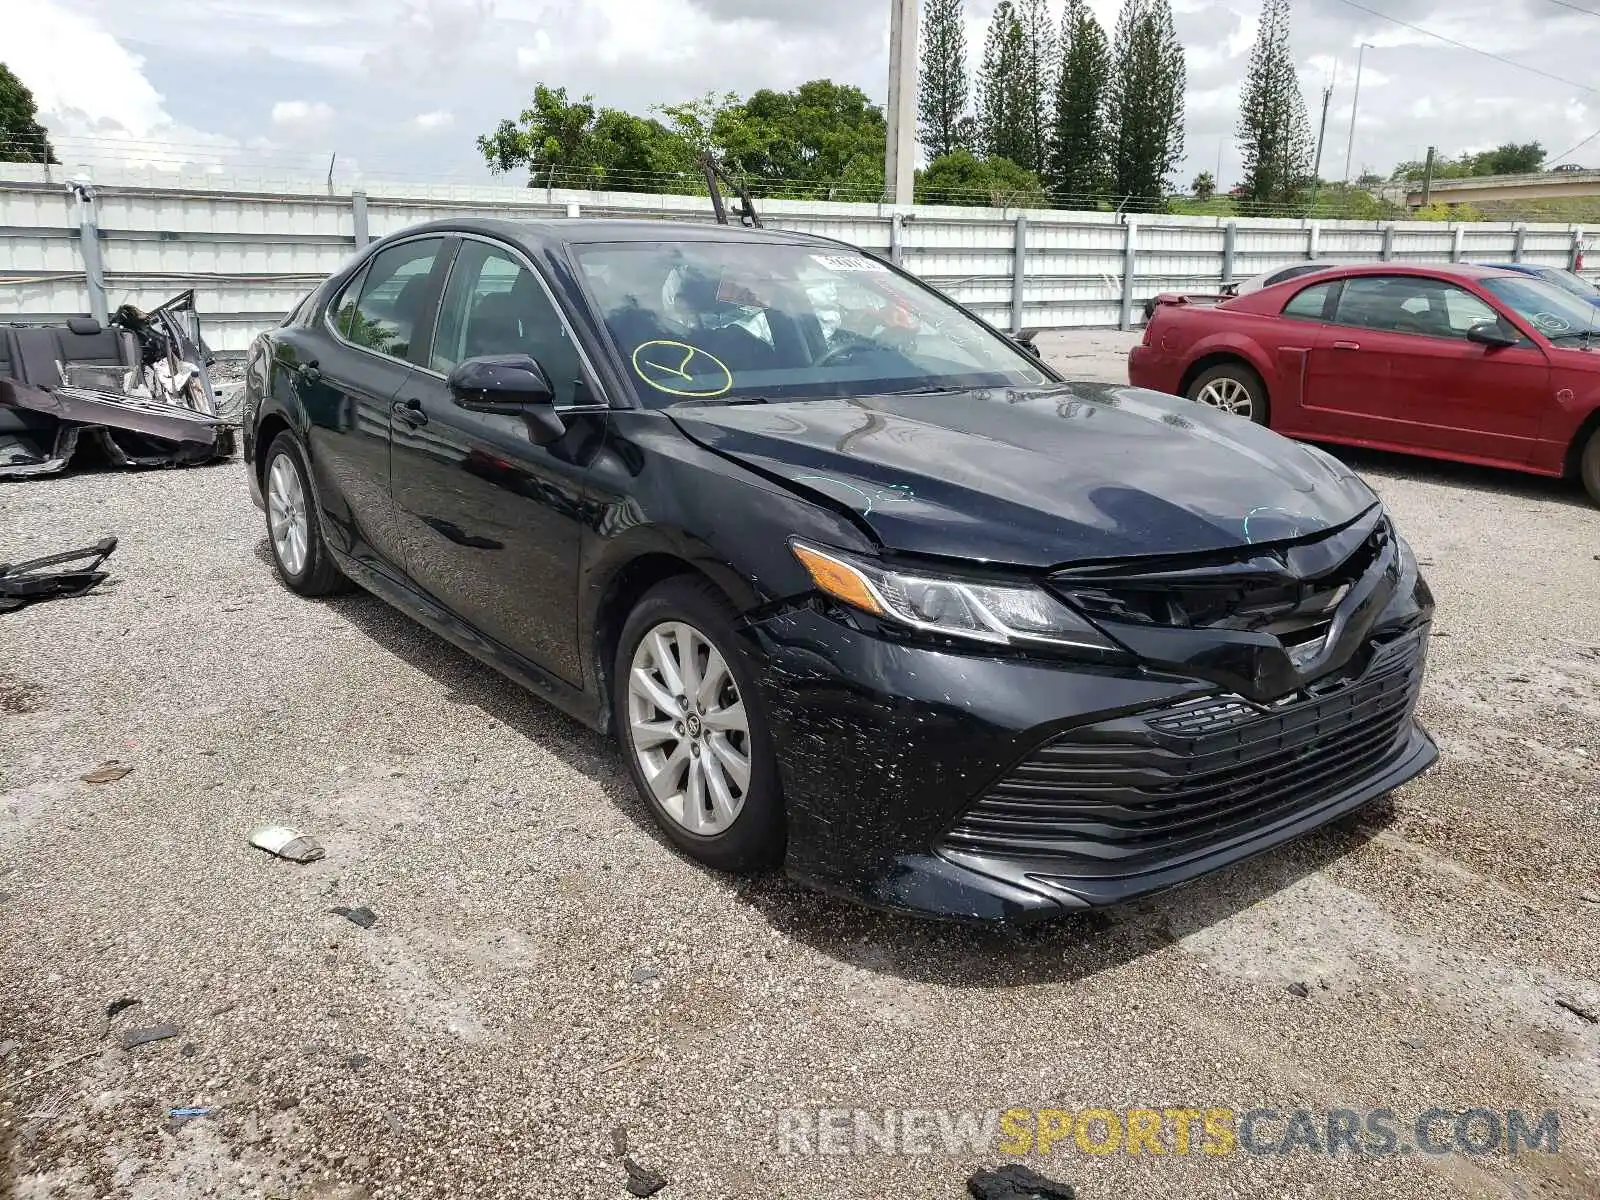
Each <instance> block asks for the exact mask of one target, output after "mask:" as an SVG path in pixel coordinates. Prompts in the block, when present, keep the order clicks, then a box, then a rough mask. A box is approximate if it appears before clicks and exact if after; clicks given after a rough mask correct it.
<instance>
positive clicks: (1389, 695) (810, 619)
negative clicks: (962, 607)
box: [749, 583, 1438, 923]
mask: <svg viewBox="0 0 1600 1200" xmlns="http://www.w3.org/2000/svg"><path fill="white" fill-rule="evenodd" d="M1423 605H1426V609H1424V608H1423V607H1422V606H1423ZM1430 615H1431V600H1430V599H1429V598H1428V596H1427V593H1426V585H1422V584H1420V583H1419V585H1418V588H1417V591H1416V594H1415V595H1412V594H1409V593H1408V594H1405V595H1403V596H1397V597H1395V599H1394V601H1393V602H1392V603H1391V604H1390V606H1389V611H1387V612H1386V613H1385V614H1384V618H1385V619H1384V620H1380V621H1379V622H1378V623H1377V624H1376V625H1375V627H1374V628H1373V629H1371V630H1370V631H1369V632H1368V633H1367V635H1366V636H1365V640H1364V642H1363V645H1362V646H1361V648H1360V650H1359V651H1358V652H1357V653H1356V654H1355V655H1354V656H1352V658H1351V659H1350V661H1349V662H1348V663H1346V664H1345V665H1344V666H1343V667H1342V668H1340V670H1339V671H1337V672H1334V673H1333V674H1331V675H1330V676H1328V677H1327V678H1325V679H1322V680H1319V681H1318V682H1317V683H1316V684H1315V685H1314V686H1315V688H1317V689H1318V690H1317V691H1316V692H1310V691H1308V692H1304V693H1298V694H1296V695H1295V696H1291V697H1288V698H1285V699H1283V700H1280V701H1278V702H1276V703H1272V704H1251V703H1249V702H1246V701H1241V700H1238V699H1237V698H1234V697H1229V696H1228V695H1226V694H1225V693H1224V691H1223V689H1219V688H1218V687H1217V685H1216V684H1214V683H1211V682H1207V681H1205V680H1202V679H1193V678H1182V677H1176V676H1173V675H1166V674H1158V673H1155V672H1152V671H1149V670H1147V669H1144V668H1142V667H1138V666H1125V667H1114V668H1113V667H1104V666H1094V665H1089V664H1077V663H1065V662H1062V661H1056V662H1042V661H1039V660H1034V659H1025V658H1004V657H984V656H981V655H978V654H972V653H960V652H955V651H952V650H944V649H938V648H933V647H929V646H920V645H914V644H912V643H909V642H905V641H897V640H894V639H892V638H890V637H886V636H884V635H883V634H882V633H881V632H873V631H869V630H867V629H865V628H862V627H852V625H851V623H850V622H849V621H848V620H842V619H840V617H839V616H838V615H837V614H830V613H828V612H826V611H824V610H822V609H820V608H800V609H794V610H790V611H787V612H783V613H780V614H777V615H775V616H770V617H767V618H765V619H764V620H761V621H758V622H755V623H753V624H752V625H751V626H750V629H749V632H750V636H751V637H752V638H754V639H755V641H756V643H757V645H756V646H755V647H754V651H755V653H754V657H755V658H756V660H757V661H764V662H765V664H766V666H765V672H766V675H765V680H764V682H765V685H766V686H765V689H764V690H765V693H766V695H767V697H768V707H769V709H770V711H769V714H768V716H769V723H770V725H771V727H772V735H773V739H774V743H775V747H776V750H777V755H778V760H779V767H780V773H781V778H782V782H783V787H784V793H785V800H786V803H787V807H788V815H789V849H788V859H787V863H786V867H787V870H788V872H789V874H791V875H792V876H794V877H796V878H798V879H801V880H803V881H805V882H807V883H810V884H812V885H814V886H816V887H819V888H822V889H824V890H827V891H831V892H835V893H838V894H842V895H845V896H848V897H850V898H851V899H854V900H856V901H859V902H862V903H865V904H868V905H871V906H873V907H879V908H886V909H893V910H899V911H903V912H909V913H914V914H918V915H923V916H931V917H940V918H946V919H959V920H969V921H985V922H988V921H1005V922H1018V923H1022V922H1031V921H1035V920H1039V919H1042V918H1047V917H1051V916H1058V915H1060V914H1062V913H1065V912H1068V911H1073V910H1081V909H1085V908H1092V907H1099V906H1103V905H1109V904H1116V903H1120V902H1123V901H1127V900H1131V899H1134V898H1137V897H1140V896H1145V895H1149V894H1151V893H1153V892H1156V891H1161V890H1164V889H1166V888H1169V887H1172V886H1174V885H1176V884H1180V883H1184V882H1187V881H1189V880H1192V879H1195V878H1196V877H1198V876H1201V875H1204V874H1207V873H1209V872H1211V871H1214V870H1217V869H1219V868H1221V867H1224V866H1228V865H1230V864H1233V863H1237V862H1239V861H1242V860H1244V859H1246V858H1249V857H1251V856H1253V855H1256V854H1259V853H1261V852H1263V851H1266V850H1269V849H1271V848H1273V847H1275V846H1279V845H1282V844H1283V843H1284V842H1286V841H1289V840H1291V839H1293V838H1296V837H1298V836H1300V835H1301V834H1304V833H1307V832H1309V831H1310V830H1313V829H1315V828H1317V827H1318V826H1321V825H1323V824H1326V823H1327V822H1328V821H1331V820H1333V819H1334V818H1336V817H1338V816H1340V815H1342V814H1344V813H1348V812H1350V811H1352V810H1353V809H1356V808H1358V807H1360V806H1361V805H1363V804H1366V803H1367V802H1368V801H1370V800H1373V799H1375V798H1377V797H1379V796H1381V795H1383V794H1384V793H1386V792H1389V791H1391V790H1392V789H1394V788H1396V787H1398V786H1399V785H1400V784H1402V783H1405V782H1406V781H1407V780H1409V779H1411V778H1413V777H1415V776H1416V775H1418V774H1420V773H1421V772H1423V771H1424V770H1426V769H1427V768H1428V767H1429V766H1431V765H1432V764H1433V762H1434V761H1435V760H1436V759H1437V757H1438V751H1437V749H1436V748H1435V746H1434V744H1433V741H1432V740H1431V739H1430V738H1429V737H1428V735H1427V734H1426V733H1425V732H1424V731H1423V730H1422V729H1421V728H1420V727H1419V726H1418V725H1417V724H1416V722H1415V719H1414V710H1415V706H1416V701H1417V695H1418V692H1419V691H1420V687H1421V680H1422V672H1423V666H1424V662H1425V658H1426V649H1427V639H1428V632H1429V627H1428V623H1427V621H1428V617H1429V616H1430Z"/></svg>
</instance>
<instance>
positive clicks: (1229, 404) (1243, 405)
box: [1194, 375, 1255, 419]
mask: <svg viewBox="0 0 1600 1200" xmlns="http://www.w3.org/2000/svg"><path fill="white" fill-rule="evenodd" d="M1194 398H1195V400H1196V401H1197V402H1198V403H1200V404H1204V405H1205V406H1206V407H1208V408H1215V409H1220V410H1221V411H1222V412H1225V413H1232V414H1233V415H1234V416H1236V417H1244V418H1246V419H1248V418H1250V417H1251V416H1253V415H1254V409H1255V405H1254V404H1253V403H1252V402H1251V400H1250V389H1249V388H1247V387H1245V385H1244V384H1243V383H1241V382H1240V381H1239V380H1237V379H1234V378H1232V377H1231V376H1227V375H1219V376H1218V377H1217V378H1215V379H1213V380H1212V381H1211V382H1210V383H1208V384H1206V385H1205V387H1203V388H1201V389H1200V390H1199V391H1198V392H1196V393H1195V397H1194Z"/></svg>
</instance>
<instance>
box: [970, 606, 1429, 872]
mask: <svg viewBox="0 0 1600 1200" xmlns="http://www.w3.org/2000/svg"><path fill="white" fill-rule="evenodd" d="M1424 636H1425V635H1424V633H1423V632H1422V631H1417V632H1413V633H1412V634H1410V635H1408V636H1406V637H1404V638H1402V639H1400V640H1398V641H1395V642H1391V643H1389V644H1388V645H1386V646H1381V647H1379V648H1378V650H1377V652H1376V653H1375V654H1374V655H1373V657H1372V659H1371V661H1370V662H1369V664H1368V665H1367V668H1366V670H1365V672H1363V673H1362V674H1361V675H1359V676H1357V677H1355V678H1347V679H1345V680H1343V681H1336V682H1334V683H1331V684H1328V685H1325V688H1324V690H1323V691H1322V693H1321V694H1316V695H1302V696H1300V697H1298V698H1296V699H1293V700H1290V701H1289V702H1287V703H1282V704H1279V705H1275V706H1270V707H1266V708H1263V707H1259V706H1256V705H1253V704H1250V703H1247V702H1245V701H1243V700H1240V699H1238V698H1236V697H1209V698H1206V699H1204V700H1199V701H1192V702H1189V703H1187V704H1183V705H1179V706H1176V707H1173V708H1166V709H1161V710H1159V711H1157V712H1153V713H1144V714H1139V715H1135V716H1131V717H1123V718H1119V719H1115V720H1110V721H1104V722H1101V723H1099V724H1097V725H1091V726H1086V727H1083V728H1079V729H1074V730H1072V731H1070V732H1068V733H1066V734H1063V735H1061V736H1060V737H1057V738H1055V739H1054V740H1052V741H1050V742H1047V743H1045V744H1044V745H1042V746H1040V747H1039V748H1038V749H1037V750H1035V751H1034V752H1033V753H1032V754H1031V755H1029V756H1028V758H1026V759H1025V760H1024V761H1023V762H1022V763H1020V764H1019V765H1018V766H1017V767H1015V768H1014V769H1013V770H1012V771H1011V772H1010V773H1009V774H1008V775H1006V776H1005V777H1004V778H1003V779H1001V780H1000V781H999V782H998V783H996V784H994V785H993V786H992V787H990V789H989V791H988V792H987V793H986V794H985V795H984V796H983V798H982V799H981V800H979V801H978V803H977V804H975V805H973V807H972V808H970V809H968V810H967V812H965V813H964V814H963V815H962V816H961V818H960V819H959V820H958V821H957V822H956V823H955V825H954V826H953V827H952V828H951V829H950V831H949V832H948V833H947V834H946V835H945V844H946V845H947V846H948V847H950V848H951V849H960V850H967V851H973V852H978V853H986V854H997V855H1004V856H1007V857H1026V858H1051V859H1060V860H1066V861H1064V862H1063V864H1062V866H1061V867H1060V873H1061V874H1063V875H1069V876H1070V875H1078V876H1113V875H1124V874H1133V873H1136V872H1138V871H1141V870H1145V869H1148V868H1149V867H1150V866H1151V865H1153V864H1156V863H1159V862H1161V861H1163V860H1166V859H1170V858H1173V857H1175V856H1177V855H1179V854H1181V853H1184V852H1187V851H1189V850H1191V849H1194V848H1203V847H1204V845H1205V844H1206V843H1209V842H1214V841H1220V840H1222V839H1225V838H1228V837H1231V836H1234V835H1236V834H1238V833H1243V832H1247V831H1249V830H1250V829H1251V828H1253V827H1256V826H1263V825H1268V824H1271V823H1273V822H1274V821H1277V820H1280V819H1283V818H1285V817H1288V816H1291V815H1292V814H1293V813H1294V812H1295V811H1296V810H1300V809H1304V808H1309V807H1312V806H1314V805H1316V804H1317V803H1319V802H1321V801H1323V800H1326V799H1331V798H1332V797H1334V796H1336V795H1338V794H1339V793H1340V792H1343V791H1345V790H1348V789H1349V788H1351V787H1353V786H1355V785H1357V784H1358V783H1360V782H1361V781H1362V780H1363V779H1365V778H1367V777H1369V776H1371V775H1372V774H1374V773H1375V772H1376V771H1377V770H1378V769H1380V768H1381V767H1382V766H1383V765H1384V763H1385V762H1386V761H1387V760H1388V759H1389V758H1391V757H1392V756H1393V755H1394V754H1395V753H1396V752H1397V749H1398V743H1400V741H1401V740H1402V738H1403V736H1404V733H1405V729H1406V726H1407V723H1408V720H1409V717H1410V714H1411V709H1412V707H1413V705H1414V704H1415V702H1416V697H1417V692H1418V689H1419V687H1420V684H1421V678H1422V660H1423V655H1424V653H1425V645H1426V643H1425V640H1424Z"/></svg>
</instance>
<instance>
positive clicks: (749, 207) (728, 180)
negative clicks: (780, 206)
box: [700, 154, 764, 229]
mask: <svg viewBox="0 0 1600 1200" xmlns="http://www.w3.org/2000/svg"><path fill="white" fill-rule="evenodd" d="M700 169H701V170H702V171H704V172H705V175H706V186H707V187H709V188H710V189H711V208H712V210H713V211H714V212H715V213H716V214H717V224H718V225H726V224H728V209H727V206H726V205H724V204H723V202H722V189H721V188H720V187H718V186H717V181H718V180H719V179H720V180H721V181H722V182H723V183H725V184H727V185H728V186H729V187H730V188H732V189H733V190H734V191H736V192H738V193H739V203H740V205H741V206H742V208H741V210H740V211H739V212H738V213H737V214H736V215H737V216H738V218H739V224H741V225H743V226H744V227H745V228H747V229H761V228H764V227H763V226H762V224H761V218H760V217H758V216H757V215H756V206H755V201H754V200H752V199H751V198H750V189H749V188H747V187H745V186H744V184H742V183H740V182H739V181H738V180H737V179H734V178H733V177H732V176H730V175H729V174H728V173H727V171H725V170H723V168H722V164H721V163H719V162H717V160H716V159H714V158H712V157H711V155H709V154H702V155H701V156H700Z"/></svg>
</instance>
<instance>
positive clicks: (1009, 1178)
mask: <svg viewBox="0 0 1600 1200" xmlns="http://www.w3.org/2000/svg"><path fill="white" fill-rule="evenodd" d="M967 1194H968V1195H969V1196H971V1197H972V1200H1077V1196H1078V1191H1077V1189H1076V1188H1074V1187H1073V1186H1072V1185H1071V1184H1070V1183H1057V1182H1056V1181H1055V1180H1054V1179H1046V1178H1045V1177H1044V1176H1043V1175H1041V1174H1039V1173H1038V1172H1037V1171H1033V1170H1030V1169H1029V1168H1027V1167H1025V1166H1023V1165H1022V1164H1021V1163H1009V1164H1007V1165H1006V1166H1003V1167H1001V1168H999V1169H998V1170H994V1171H978V1172H976V1173H975V1174H973V1175H972V1176H970V1177H969V1178H968V1179H967Z"/></svg>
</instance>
